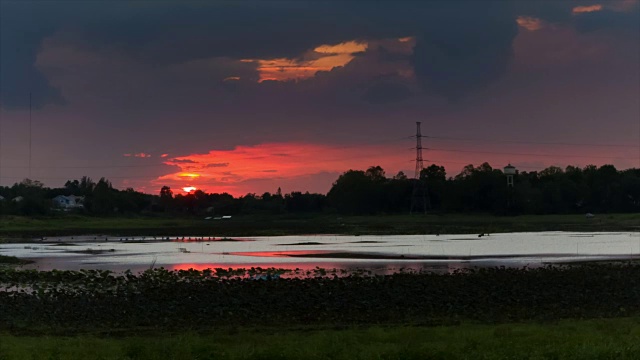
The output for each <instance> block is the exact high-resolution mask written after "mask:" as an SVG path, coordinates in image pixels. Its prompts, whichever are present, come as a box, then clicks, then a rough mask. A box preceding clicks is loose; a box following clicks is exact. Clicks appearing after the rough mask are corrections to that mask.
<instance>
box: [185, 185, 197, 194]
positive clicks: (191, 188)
mask: <svg viewBox="0 0 640 360" xmlns="http://www.w3.org/2000/svg"><path fill="white" fill-rule="evenodd" d="M182 190H183V191H184V192H186V193H190V192H192V191H196V190H197V189H196V188H195V187H194V186H187V187H183V188H182Z"/></svg>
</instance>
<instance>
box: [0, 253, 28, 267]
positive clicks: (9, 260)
mask: <svg viewBox="0 0 640 360" xmlns="http://www.w3.org/2000/svg"><path fill="white" fill-rule="evenodd" d="M30 263H32V261H29V260H23V259H19V258H17V257H15V256H5V255H0V266H3V265H25V264H30Z"/></svg>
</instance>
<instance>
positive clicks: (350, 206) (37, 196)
mask: <svg viewBox="0 0 640 360" xmlns="http://www.w3.org/2000/svg"><path fill="white" fill-rule="evenodd" d="M514 180H515V184H514V186H513V187H507V182H506V176H505V175H504V174H503V172H502V171H501V170H499V169H493V168H492V167H491V166H490V165H489V164H488V163H484V164H482V165H480V166H477V167H474V166H473V165H467V166H466V167H464V169H463V170H462V171H461V172H460V173H459V174H457V175H455V176H453V177H447V174H446V172H445V169H444V167H442V166H438V165H431V166H429V167H427V168H425V169H424V170H423V171H422V172H421V174H420V179H419V180H416V179H412V178H408V177H407V176H406V175H405V174H403V173H402V172H399V173H398V174H397V175H395V176H393V177H387V176H386V174H385V171H384V169H382V168H381V167H380V166H373V167H370V168H368V169H367V170H365V171H361V170H349V171H347V172H345V173H343V174H342V175H340V177H338V179H337V180H336V181H335V182H334V183H333V186H332V187H331V190H330V191H329V193H328V194H327V195H322V194H311V193H308V192H306V193H301V192H292V193H289V194H284V195H283V194H282V192H281V191H280V189H278V190H277V191H276V192H275V193H273V194H272V193H269V192H266V193H264V194H262V195H257V194H247V195H245V196H241V197H237V198H236V197H233V196H232V195H230V194H227V193H222V194H218V193H212V194H208V193H205V192H203V191H201V190H196V191H194V192H191V193H188V194H174V193H173V191H172V190H171V188H169V187H167V186H164V187H162V189H161V190H160V193H159V194H158V195H150V194H144V193H141V192H138V191H135V190H133V189H131V188H129V189H125V190H118V189H115V188H113V186H112V184H111V182H109V181H108V180H107V179H105V178H102V179H100V180H98V181H97V182H95V181H93V180H92V179H90V178H88V177H83V178H82V179H80V180H70V181H67V182H66V184H65V186H64V187H62V188H47V187H44V186H43V184H42V183H40V182H38V181H33V180H29V179H25V180H24V181H22V182H20V183H16V184H14V185H13V186H11V187H0V196H2V198H4V199H2V200H0V213H3V214H17V215H44V214H49V213H52V212H56V211H62V209H59V208H58V209H56V207H55V206H54V204H53V202H52V199H53V198H54V197H56V196H58V195H65V196H69V195H74V196H79V197H83V202H82V206H81V207H77V208H73V209H67V210H68V211H73V212H79V213H86V214H91V215H96V216H108V215H118V214H157V213H164V214H172V215H205V216H223V215H237V214H282V213H305V212H338V213H341V214H350V215H366V214H383V213H406V212H408V211H409V208H410V206H411V200H412V196H413V192H414V187H415V186H416V182H417V181H421V182H422V183H423V184H424V185H426V186H425V188H426V197H427V199H428V203H429V205H430V206H429V211H430V212H442V213H451V212H459V213H465V212H469V213H473V212H481V213H494V214H502V215H506V214H513V215H515V214H564V213H587V212H592V213H596V212H597V213H606V212H638V211H640V170H639V169H628V170H622V171H618V170H617V169H616V168H615V167H614V166H612V165H603V166H601V167H596V166H593V165H589V166H586V167H584V168H580V167H575V166H568V167H567V168H566V169H564V170H563V169H561V168H559V167H553V166H552V167H549V168H546V169H544V170H542V171H539V172H538V171H531V172H526V171H525V172H520V173H518V174H517V175H515V179H514ZM418 195H420V194H418Z"/></svg>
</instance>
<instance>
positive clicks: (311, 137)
mask: <svg viewBox="0 0 640 360" xmlns="http://www.w3.org/2000/svg"><path fill="white" fill-rule="evenodd" d="M0 7H1V8H0V31H1V33H0V40H1V41H0V61H1V63H0V65H1V68H0V76H1V77H0V184H1V185H11V184H13V183H15V182H19V181H21V180H22V179H24V178H26V177H30V178H32V179H35V180H40V181H42V182H44V183H45V184H46V185H47V186H61V185H63V184H64V182H65V181H66V180H69V179H77V178H80V177H82V176H83V175H88V176H90V177H92V178H94V179H98V178H100V177H106V178H108V179H110V180H111V181H112V182H113V184H114V186H116V187H118V188H127V187H132V188H134V189H136V190H140V191H144V192H148V193H158V192H159V189H160V188H161V187H162V186H163V185H167V186H170V187H171V188H172V189H173V190H174V192H176V193H179V192H181V191H182V190H180V189H182V188H184V187H192V188H197V189H202V190H205V191H207V192H229V193H231V194H233V195H243V194H246V193H249V192H251V193H258V194H261V193H263V192H265V191H269V192H275V191H276V189H277V188H278V187H280V188H282V191H283V192H285V193H287V192H291V191H311V192H321V193H326V192H327V191H328V190H329V188H330V187H331V184H332V182H333V181H335V180H336V179H337V177H338V176H339V175H340V174H341V173H342V172H344V171H346V170H349V169H366V168H367V167H369V166H372V165H380V166H382V167H383V168H384V169H385V170H386V172H387V175H388V176H393V175H395V174H396V173H397V172H398V171H404V172H405V173H407V175H409V176H413V169H414V163H413V162H412V159H414V158H415V150H412V147H414V146H415V139H413V138H411V135H413V134H414V133H415V122H416V121H421V122H422V133H423V135H425V136H427V137H426V138H424V139H423V146H424V147H425V148H427V149H426V150H425V151H424V158H425V159H426V160H428V161H427V162H426V163H425V165H429V164H431V163H437V164H439V165H444V166H445V167H446V170H447V174H448V175H449V176H455V175H456V174H458V173H459V172H460V171H461V169H462V167H463V166H464V165H466V164H469V163H472V164H475V165H479V164H480V163H481V162H484V161H488V162H489V163H491V165H493V166H494V167H503V166H505V165H506V164H507V163H509V162H510V163H512V164H513V165H515V166H516V167H517V168H518V169H520V170H526V171H531V170H539V169H541V168H544V167H546V166H549V165H558V166H561V167H565V166H566V165H579V166H584V165H587V164H595V165H602V164H614V165H615V166H616V167H618V168H620V169H624V168H630V167H640V45H639V44H640V2H639V1H637V0H615V1H580V0H566V1H562V0H554V1H504V0H500V1H478V0H473V1H462V0H460V1H442V2H439V1H406V2H404V1H371V2H367V1H341V2H338V1H302V0H300V1H267V0H262V1H206V2H204V1H203V2H197V1H163V2H156V1H115V2H108V1H55V0H46V1H8V0H0ZM30 94H31V102H32V112H31V122H30V121H29V98H30ZM30 123H31V131H30V130H29V129H30ZM30 134H31V135H30ZM30 138H31V151H30V150H29V139H30ZM29 154H31V168H29V157H30V156H29Z"/></svg>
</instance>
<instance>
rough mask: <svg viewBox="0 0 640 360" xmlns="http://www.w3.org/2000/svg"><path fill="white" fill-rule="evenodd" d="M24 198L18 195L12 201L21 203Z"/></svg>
mask: <svg viewBox="0 0 640 360" xmlns="http://www.w3.org/2000/svg"><path fill="white" fill-rule="evenodd" d="M22 200H24V198H23V197H22V196H16V197H14V198H13V199H11V201H13V202H17V203H19V202H20V201H22Z"/></svg>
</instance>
